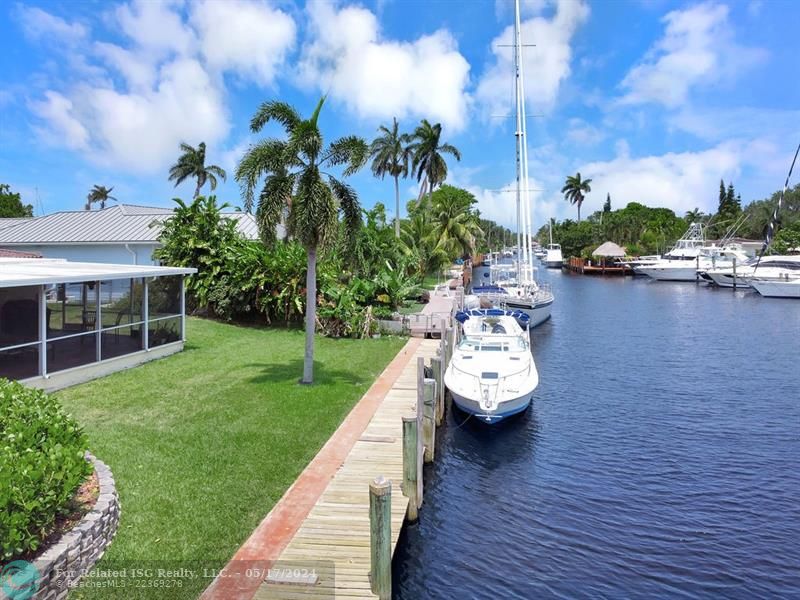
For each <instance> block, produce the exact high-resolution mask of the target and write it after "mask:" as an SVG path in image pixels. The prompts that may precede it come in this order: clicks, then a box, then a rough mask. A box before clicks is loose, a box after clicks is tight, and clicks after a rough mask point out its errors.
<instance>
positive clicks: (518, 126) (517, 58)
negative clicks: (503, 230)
mask: <svg viewBox="0 0 800 600" xmlns="http://www.w3.org/2000/svg"><path fill="white" fill-rule="evenodd" d="M519 29H520V23H519V0H515V2H514V78H515V81H514V89H515V91H516V94H515V96H516V98H515V100H516V106H515V114H516V119H517V122H516V130H515V132H514V142H515V146H516V168H517V281H518V282H521V281H522V261H523V256H524V250H523V238H522V236H521V231H522V219H523V217H522V213H521V206H522V181H521V179H522V168H521V167H522V156H521V154H522V153H521V148H520V138H521V136H522V123H521V121H520V116H521V115H520V106H519V87H520V85H519V84H520V79H519V78H520V63H521V62H522V61H521V60H520V58H521V56H520V44H519ZM525 260H526V262H527V259H525Z"/></svg>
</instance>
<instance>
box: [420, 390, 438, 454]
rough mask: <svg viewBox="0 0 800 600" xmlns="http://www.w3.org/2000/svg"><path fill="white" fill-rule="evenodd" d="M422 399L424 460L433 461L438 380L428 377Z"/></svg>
mask: <svg viewBox="0 0 800 600" xmlns="http://www.w3.org/2000/svg"><path fill="white" fill-rule="evenodd" d="M423 386H424V387H423V400H422V445H423V446H425V454H424V460H425V462H426V463H429V462H433V458H434V454H435V446H436V398H435V395H436V380H435V379H426V380H425V382H424V384H423Z"/></svg>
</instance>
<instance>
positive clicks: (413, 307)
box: [397, 301, 425, 315]
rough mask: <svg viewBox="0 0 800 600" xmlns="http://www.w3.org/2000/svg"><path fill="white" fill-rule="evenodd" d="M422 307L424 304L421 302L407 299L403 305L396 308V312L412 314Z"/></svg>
mask: <svg viewBox="0 0 800 600" xmlns="http://www.w3.org/2000/svg"><path fill="white" fill-rule="evenodd" d="M423 308H425V304H424V303H422V302H413V301H407V302H406V303H405V304H403V306H401V307H400V308H398V309H397V312H399V313H400V314H401V315H413V314H416V313H418V312H420V311H422V309H423Z"/></svg>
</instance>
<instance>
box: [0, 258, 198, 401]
mask: <svg viewBox="0 0 800 600" xmlns="http://www.w3.org/2000/svg"><path fill="white" fill-rule="evenodd" d="M0 260H2V261H3V262H2V263H1V265H2V269H0V377H7V378H9V379H16V380H20V381H22V382H24V383H26V384H29V385H32V386H35V387H41V388H44V389H48V390H52V389H58V388H61V387H65V386H67V385H72V384H75V383H79V382H81V381H85V380H87V379H92V378H94V377H98V376H100V375H104V374H107V373H110V372H113V371H116V370H119V369H124V368H128V367H131V366H134V365H137V364H140V363H142V362H146V361H148V360H152V359H153V358H158V357H161V356H166V355H167V354H171V353H173V352H177V351H179V350H181V349H183V343H184V340H185V339H186V337H185V319H186V310H185V300H184V298H185V296H184V283H183V277H184V276H185V275H188V274H191V273H194V272H195V271H196V270H195V269H190V268H175V267H155V266H137V265H115V264H107V263H74V262H68V261H65V260H53V259H11V258H9V259H0Z"/></svg>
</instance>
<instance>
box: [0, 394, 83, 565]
mask: <svg viewBox="0 0 800 600" xmlns="http://www.w3.org/2000/svg"><path fill="white" fill-rule="evenodd" d="M86 449H87V440H86V436H85V434H84V433H83V430H82V429H81V427H80V426H79V425H78V424H77V423H76V422H75V421H74V420H73V419H72V418H71V417H70V416H69V415H67V414H66V413H65V412H64V411H63V409H62V408H61V405H60V404H59V403H58V402H57V401H56V400H55V399H54V398H52V397H51V396H48V395H47V394H45V393H44V392H42V391H41V390H34V389H30V388H27V387H25V386H23V385H20V384H19V383H16V382H12V381H8V380H7V379H0V560H5V559H9V558H12V557H16V556H21V555H24V554H27V553H29V552H35V551H36V550H37V549H38V548H39V546H40V545H41V543H42V540H43V539H44V538H45V537H46V536H47V534H48V533H49V532H50V530H51V529H52V527H53V524H54V522H55V520H56V517H57V516H58V515H59V514H62V513H64V512H67V510H68V507H69V505H70V501H71V499H72V497H73V496H74V494H75V491H76V490H77V489H78V488H79V487H80V485H81V484H82V483H83V482H84V481H85V480H86V478H87V477H88V476H89V474H90V473H91V471H92V467H91V464H90V463H89V462H88V461H87V460H86V458H85V452H86Z"/></svg>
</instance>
